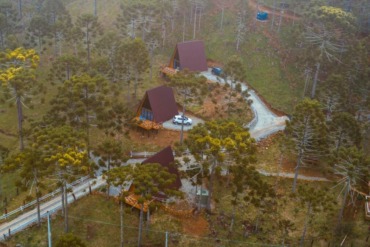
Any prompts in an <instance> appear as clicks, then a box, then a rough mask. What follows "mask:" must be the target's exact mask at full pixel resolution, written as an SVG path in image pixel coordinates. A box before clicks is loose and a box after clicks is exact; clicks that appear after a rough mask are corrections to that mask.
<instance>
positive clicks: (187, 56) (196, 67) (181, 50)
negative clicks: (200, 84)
mask: <svg viewBox="0 0 370 247" xmlns="http://www.w3.org/2000/svg"><path fill="white" fill-rule="evenodd" d="M175 52H177V53H178V58H179V61H180V68H181V69H188V70H190V71H199V72H200V71H207V69H208V68H207V60H206V54H205V51H204V44H203V41H199V40H195V41H186V42H182V43H178V44H177V45H176V50H175Z"/></svg>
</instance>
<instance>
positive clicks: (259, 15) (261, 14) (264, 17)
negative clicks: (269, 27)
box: [257, 12, 268, 21]
mask: <svg viewBox="0 0 370 247" xmlns="http://www.w3.org/2000/svg"><path fill="white" fill-rule="evenodd" d="M267 18H268V14H267V13H266V12H258V13H257V20H260V21H265V20H267Z"/></svg>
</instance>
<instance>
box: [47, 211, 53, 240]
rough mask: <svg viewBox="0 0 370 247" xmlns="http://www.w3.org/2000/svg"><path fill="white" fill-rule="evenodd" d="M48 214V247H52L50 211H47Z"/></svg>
mask: <svg viewBox="0 0 370 247" xmlns="http://www.w3.org/2000/svg"><path fill="white" fill-rule="evenodd" d="M47 214H48V243H49V244H48V247H51V246H52V245H51V224H50V213H49V211H47Z"/></svg>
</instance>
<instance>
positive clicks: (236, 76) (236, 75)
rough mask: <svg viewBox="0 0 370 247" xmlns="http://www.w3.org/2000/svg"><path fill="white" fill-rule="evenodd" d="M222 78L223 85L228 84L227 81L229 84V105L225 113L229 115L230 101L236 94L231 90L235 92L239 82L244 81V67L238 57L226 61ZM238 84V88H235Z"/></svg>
mask: <svg viewBox="0 0 370 247" xmlns="http://www.w3.org/2000/svg"><path fill="white" fill-rule="evenodd" d="M222 77H223V78H224V81H225V83H228V82H227V81H228V80H229V81H230V82H231V83H230V87H231V90H230V95H229V103H228V107H227V109H228V110H227V111H228V112H229V113H230V107H231V101H232V100H233V98H234V99H235V97H236V96H237V94H236V93H235V92H234V91H233V90H235V91H237V88H240V82H243V81H245V79H246V70H245V66H244V64H243V61H242V60H241V58H240V57H238V56H236V55H234V56H231V57H230V58H229V59H228V60H227V62H226V64H225V67H224V71H223V74H222ZM238 84H239V87H237V85H238Z"/></svg>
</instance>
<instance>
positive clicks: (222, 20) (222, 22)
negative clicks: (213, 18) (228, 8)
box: [220, 6, 225, 32]
mask: <svg viewBox="0 0 370 247" xmlns="http://www.w3.org/2000/svg"><path fill="white" fill-rule="evenodd" d="M224 12H225V6H222V10H221V24H220V30H221V32H222V31H223V28H224Z"/></svg>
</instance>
